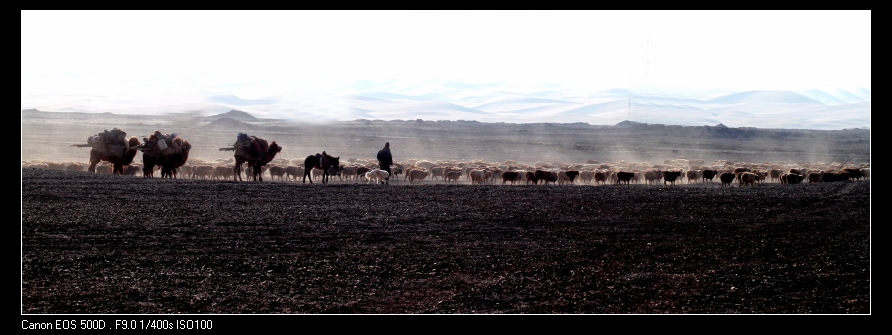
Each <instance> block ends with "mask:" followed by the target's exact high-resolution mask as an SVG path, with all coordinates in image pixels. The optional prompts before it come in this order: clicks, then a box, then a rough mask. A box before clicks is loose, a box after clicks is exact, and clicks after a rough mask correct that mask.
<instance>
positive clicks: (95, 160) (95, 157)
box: [87, 150, 100, 172]
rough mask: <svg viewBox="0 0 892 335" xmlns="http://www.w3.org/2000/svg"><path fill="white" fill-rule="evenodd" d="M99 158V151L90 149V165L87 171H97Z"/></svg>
mask: <svg viewBox="0 0 892 335" xmlns="http://www.w3.org/2000/svg"><path fill="white" fill-rule="evenodd" d="M99 160H100V157H99V153H97V152H96V151H94V150H90V167H89V168H88V169H87V171H90V172H96V164H99Z"/></svg>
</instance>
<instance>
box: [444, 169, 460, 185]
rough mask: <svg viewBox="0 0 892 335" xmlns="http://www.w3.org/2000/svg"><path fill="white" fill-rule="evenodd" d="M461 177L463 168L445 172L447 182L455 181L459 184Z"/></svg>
mask: <svg viewBox="0 0 892 335" xmlns="http://www.w3.org/2000/svg"><path fill="white" fill-rule="evenodd" d="M459 179H461V170H449V171H446V174H445V180H446V183H450V182H453V183H455V184H458V180H459Z"/></svg>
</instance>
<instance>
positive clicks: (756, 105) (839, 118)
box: [54, 84, 871, 130]
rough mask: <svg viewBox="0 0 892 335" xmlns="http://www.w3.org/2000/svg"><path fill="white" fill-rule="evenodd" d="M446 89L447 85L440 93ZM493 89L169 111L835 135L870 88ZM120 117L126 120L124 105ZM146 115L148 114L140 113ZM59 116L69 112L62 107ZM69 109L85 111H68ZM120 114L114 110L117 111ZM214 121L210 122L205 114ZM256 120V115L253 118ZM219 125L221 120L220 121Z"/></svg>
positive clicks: (863, 114) (219, 99)
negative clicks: (690, 91) (703, 92)
mask: <svg viewBox="0 0 892 335" xmlns="http://www.w3.org/2000/svg"><path fill="white" fill-rule="evenodd" d="M444 87H447V88H446V89H444ZM489 89H491V87H475V86H474V85H467V84H465V85H451V86H449V85H441V86H436V87H411V88H400V89H394V90H393V91H363V92H361V93H353V94H346V95H338V96H328V97H310V98H301V97H293V96H270V97H265V98H261V99H241V98H239V97H237V96H235V95H209V96H206V97H204V98H200V99H199V100H198V101H197V102H196V101H193V102H191V103H189V104H188V105H186V104H182V105H176V104H172V105H168V106H164V107H163V110H166V111H168V112H169V113H190V114H195V115H198V116H202V115H203V120H206V121H208V122H210V121H214V120H218V123H220V122H231V121H225V120H222V119H226V118H229V119H231V120H234V121H239V122H247V123H251V122H259V121H261V120H258V118H260V119H275V120H281V121H282V122H299V123H324V122H334V121H351V120H357V119H368V120H417V119H422V120H435V121H436V120H451V121H458V120H473V121H479V122H503V123H542V122H551V123H577V122H582V123H588V124H592V125H615V124H618V123H620V122H623V121H626V120H628V121H634V122H639V123H647V124H666V125H682V126H704V125H708V126H714V125H717V124H723V125H727V126H728V127H753V128H776V129H815V130H836V129H850V128H867V129H869V128H870V114H871V113H870V110H871V103H870V90H869V89H855V90H833V91H825V90H816V89H813V90H807V91H802V92H791V91H767V90H766V91H749V92H726V93H724V94H719V95H713V96H708V97H685V96H678V95H661V94H653V93H641V92H636V91H632V90H629V89H622V88H617V89H610V90H603V91H598V92H585V91H579V90H570V89H559V90H550V91H539V92H533V93H516V92H508V91H491V90H489ZM120 110H121V113H123V114H128V113H131V112H128V111H127V110H126V107H122V108H121V109H120ZM141 110H142V111H145V108H143V109H141ZM56 111H68V110H67V109H65V108H63V109H62V110H55V111H54V112H56ZM70 111H85V110H84V109H73V108H72V109H70ZM116 113H117V112H116ZM207 115H211V116H207ZM255 116H256V117H255ZM221 120H222V121H221Z"/></svg>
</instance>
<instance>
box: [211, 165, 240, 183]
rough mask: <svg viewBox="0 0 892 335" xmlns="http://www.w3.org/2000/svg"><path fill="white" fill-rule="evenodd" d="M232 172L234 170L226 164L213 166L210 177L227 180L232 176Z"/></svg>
mask: <svg viewBox="0 0 892 335" xmlns="http://www.w3.org/2000/svg"><path fill="white" fill-rule="evenodd" d="M234 173H235V172H234V171H233V169H232V168H230V167H228V166H223V165H219V166H215V167H214V172H213V175H211V179H214V180H217V179H222V180H229V179H230V178H232V177H233V174H234Z"/></svg>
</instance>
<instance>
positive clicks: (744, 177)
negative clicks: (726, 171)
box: [737, 172, 759, 187]
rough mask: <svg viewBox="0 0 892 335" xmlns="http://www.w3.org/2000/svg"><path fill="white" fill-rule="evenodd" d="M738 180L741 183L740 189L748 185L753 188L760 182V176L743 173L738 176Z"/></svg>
mask: <svg viewBox="0 0 892 335" xmlns="http://www.w3.org/2000/svg"><path fill="white" fill-rule="evenodd" d="M737 179H738V180H739V182H740V185H739V186H740V187H743V186H746V185H750V186H753V185H755V183H756V182H757V181H759V175H757V174H755V173H752V172H741V173H739V174H738V175H737Z"/></svg>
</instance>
